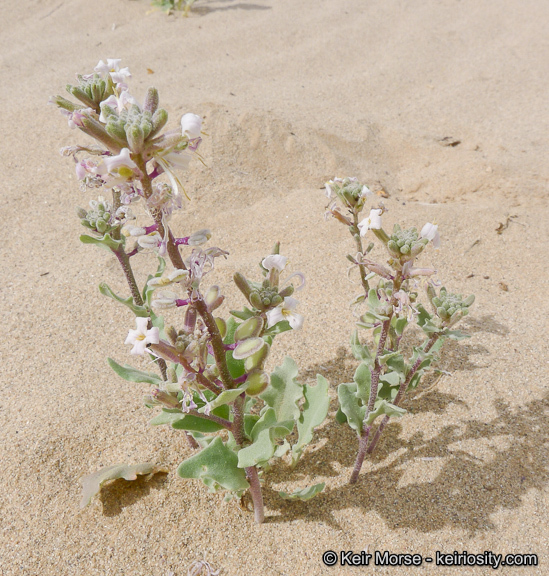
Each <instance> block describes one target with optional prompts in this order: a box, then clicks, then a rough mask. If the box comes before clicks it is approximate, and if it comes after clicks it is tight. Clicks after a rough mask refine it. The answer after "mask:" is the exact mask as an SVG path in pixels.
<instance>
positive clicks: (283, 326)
mask: <svg viewBox="0 0 549 576" xmlns="http://www.w3.org/2000/svg"><path fill="white" fill-rule="evenodd" d="M291 329H292V327H291V326H290V323H289V322H288V320H281V321H280V322H277V323H276V324H275V325H274V326H271V327H270V328H267V330H265V332H264V335H265V336H277V335H278V334H282V333H283V332H288V330H291Z"/></svg>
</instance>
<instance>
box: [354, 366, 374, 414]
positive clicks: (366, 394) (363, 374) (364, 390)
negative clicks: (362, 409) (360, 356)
mask: <svg viewBox="0 0 549 576" xmlns="http://www.w3.org/2000/svg"><path fill="white" fill-rule="evenodd" d="M353 380H354V381H355V382H356V385H357V391H356V396H357V398H359V399H360V400H362V403H363V404H365V405H367V404H368V402H369V400H370V387H371V385H372V373H371V371H370V366H368V364H365V363H364V362H362V363H361V364H359V365H358V368H357V369H356V371H355V375H354V376H353Z"/></svg>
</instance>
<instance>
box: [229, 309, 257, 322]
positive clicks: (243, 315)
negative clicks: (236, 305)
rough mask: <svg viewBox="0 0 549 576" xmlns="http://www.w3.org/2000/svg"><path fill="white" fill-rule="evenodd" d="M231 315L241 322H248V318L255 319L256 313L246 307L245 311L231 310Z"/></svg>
mask: <svg viewBox="0 0 549 576" xmlns="http://www.w3.org/2000/svg"><path fill="white" fill-rule="evenodd" d="M230 313H231V314H232V315H233V316H235V317H236V318H238V319H239V320H248V318H253V317H254V316H255V313H254V312H252V310H250V309H249V308H246V306H244V309H243V310H231V311H230Z"/></svg>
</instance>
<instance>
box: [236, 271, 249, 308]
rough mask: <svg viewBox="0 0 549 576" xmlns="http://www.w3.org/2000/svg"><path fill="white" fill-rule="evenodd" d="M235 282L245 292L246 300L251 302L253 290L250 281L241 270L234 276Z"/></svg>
mask: <svg viewBox="0 0 549 576" xmlns="http://www.w3.org/2000/svg"><path fill="white" fill-rule="evenodd" d="M233 280H234V283H235V284H236V286H237V288H238V289H239V290H240V291H241V292H242V294H244V296H245V297H246V300H248V301H249V302H250V303H251V300H250V293H251V292H252V288H251V286H250V285H249V284H248V281H247V280H246V278H244V276H243V275H242V274H241V273H240V272H236V273H235V274H234V276H233Z"/></svg>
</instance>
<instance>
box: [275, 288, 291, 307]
mask: <svg viewBox="0 0 549 576" xmlns="http://www.w3.org/2000/svg"><path fill="white" fill-rule="evenodd" d="M294 290H295V288H294V287H293V284H289V285H288V286H286V288H283V289H282V290H281V291H280V292H279V293H278V295H279V296H280V297H281V298H287V297H288V296H291V295H292V294H293V293H294ZM276 306H278V304H276Z"/></svg>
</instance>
